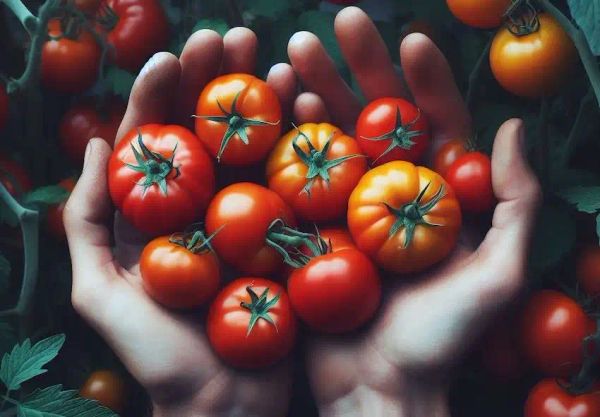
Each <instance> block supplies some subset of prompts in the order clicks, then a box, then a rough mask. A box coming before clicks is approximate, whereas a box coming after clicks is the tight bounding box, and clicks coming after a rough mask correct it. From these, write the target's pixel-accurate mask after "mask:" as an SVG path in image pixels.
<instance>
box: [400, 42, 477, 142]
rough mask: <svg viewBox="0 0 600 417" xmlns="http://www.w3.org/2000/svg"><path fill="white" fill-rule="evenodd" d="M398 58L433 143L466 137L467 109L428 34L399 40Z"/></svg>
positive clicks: (468, 117) (468, 120)
mask: <svg viewBox="0 0 600 417" xmlns="http://www.w3.org/2000/svg"><path fill="white" fill-rule="evenodd" d="M400 57H401V60H402V69H403V70H404V78H405V79H406V82H407V84H408V86H409V88H410V91H411V92H412V95H413V97H414V98H415V102H416V104H417V105H418V106H419V107H420V108H421V110H422V111H423V113H425V115H426V116H427V118H428V120H429V122H430V125H431V128H432V129H433V131H434V132H435V135H436V139H437V143H436V146H439V145H440V144H441V143H442V142H443V141H445V140H447V139H450V138H465V139H466V138H468V135H469V134H470V129H471V118H470V116H469V112H468V111H467V108H466V106H465V103H464V101H463V99H462V96H461V95H460V91H459V90H458V87H457V86H456V83H455V82H454V77H453V75H452V70H451V69H450V66H449V65H448V61H446V58H445V57H444V55H442V53H441V52H440V50H439V49H438V48H437V47H436V46H435V44H434V43H433V42H432V41H431V40H430V39H429V38H428V37H427V36H425V35H423V34H421V33H413V34H411V35H408V36H407V37H406V38H405V39H404V41H403V42H402V45H401V46H400Z"/></svg>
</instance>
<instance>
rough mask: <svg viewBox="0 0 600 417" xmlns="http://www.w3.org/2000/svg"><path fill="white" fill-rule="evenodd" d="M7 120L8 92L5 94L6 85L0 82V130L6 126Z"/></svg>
mask: <svg viewBox="0 0 600 417" xmlns="http://www.w3.org/2000/svg"><path fill="white" fill-rule="evenodd" d="M7 120H8V94H6V87H5V86H4V85H3V84H2V83H0V130H2V129H4V126H6V121H7Z"/></svg>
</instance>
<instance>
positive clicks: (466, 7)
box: [447, 0, 512, 29]
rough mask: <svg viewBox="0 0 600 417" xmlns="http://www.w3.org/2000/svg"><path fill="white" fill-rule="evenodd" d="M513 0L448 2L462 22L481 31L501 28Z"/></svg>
mask: <svg viewBox="0 0 600 417" xmlns="http://www.w3.org/2000/svg"><path fill="white" fill-rule="evenodd" d="M511 1H512V0H447V3H448V8H450V11H451V12H452V14H453V15H454V16H455V17H456V18H457V19H458V20H460V21H461V22H463V23H465V24H467V25H469V26H473V27H476V28H480V29H490V28H495V27H498V26H500V24H501V23H502V19H503V15H504V13H505V12H506V10H507V9H508V7H509V6H510V4H511Z"/></svg>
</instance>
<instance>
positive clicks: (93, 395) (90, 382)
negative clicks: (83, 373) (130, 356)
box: [79, 370, 127, 413]
mask: <svg viewBox="0 0 600 417" xmlns="http://www.w3.org/2000/svg"><path fill="white" fill-rule="evenodd" d="M79 395H80V396H82V397H83V398H89V399H90V400H96V401H98V402H99V403H100V404H102V405H103V406H105V407H108V408H110V409H111V410H113V411H114V412H115V413H122V412H123V410H124V408H125V403H126V399H127V385H126V384H125V381H124V380H123V378H122V377H121V376H120V375H119V374H117V373H116V372H115V371H110V370H98V371H94V372H92V373H91V374H90V376H89V377H88V379H87V380H86V381H85V382H84V384H83V385H82V386H81V388H80V389H79Z"/></svg>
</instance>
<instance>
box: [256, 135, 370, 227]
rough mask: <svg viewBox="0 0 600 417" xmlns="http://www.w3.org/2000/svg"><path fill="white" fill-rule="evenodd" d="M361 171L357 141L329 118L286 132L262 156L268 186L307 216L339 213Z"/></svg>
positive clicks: (315, 218)
mask: <svg viewBox="0 0 600 417" xmlns="http://www.w3.org/2000/svg"><path fill="white" fill-rule="evenodd" d="M294 144H295V145H296V146H294ZM366 171H367V162H366V159H365V158H364V157H363V156H362V155H361V153H360V148H359V146H358V143H357V142H356V141H355V140H354V139H353V138H351V137H350V136H348V135H345V134H344V133H343V132H342V131H341V130H340V129H338V128H337V127H335V126H333V125H330V124H329V123H319V124H316V123H306V124H303V125H301V126H300V127H299V128H298V129H297V130H296V129H294V130H292V131H290V132H288V133H287V134H286V135H285V136H283V137H282V138H281V140H279V142H277V145H276V146H275V149H273V152H272V153H271V156H270V157H269V159H268V161H267V179H268V181H269V188H270V189H272V190H273V191H275V192H276V193H277V194H279V195H280V196H281V198H282V199H283V200H284V201H285V202H286V203H287V204H288V205H289V206H290V207H291V208H292V210H293V211H294V213H295V214H297V215H298V217H300V218H302V219H304V220H307V221H311V222H324V221H329V220H336V219H339V218H341V217H343V216H344V214H345V212H346V209H347V207H348V197H350V193H351V192H352V190H353V189H354V187H355V186H356V184H358V181H359V180H360V178H361V177H362V176H363V174H364V173H365V172H366Z"/></svg>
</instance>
